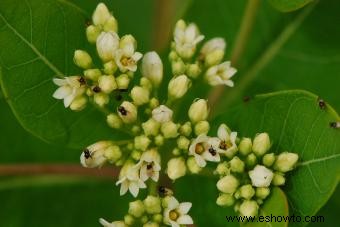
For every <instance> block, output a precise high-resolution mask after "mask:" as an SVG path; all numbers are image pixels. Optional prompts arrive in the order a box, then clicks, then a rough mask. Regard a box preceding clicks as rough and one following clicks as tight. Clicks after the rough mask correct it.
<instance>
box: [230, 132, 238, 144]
mask: <svg viewBox="0 0 340 227" xmlns="http://www.w3.org/2000/svg"><path fill="white" fill-rule="evenodd" d="M236 137H237V132H231V133H230V140H231V141H232V142H233V143H235V141H236Z"/></svg>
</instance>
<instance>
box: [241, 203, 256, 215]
mask: <svg viewBox="0 0 340 227" xmlns="http://www.w3.org/2000/svg"><path fill="white" fill-rule="evenodd" d="M258 210H259V205H258V204H257V203H256V201H254V200H245V201H243V203H242V204H241V205H240V208H239V212H240V215H241V216H244V217H253V216H257V213H258Z"/></svg>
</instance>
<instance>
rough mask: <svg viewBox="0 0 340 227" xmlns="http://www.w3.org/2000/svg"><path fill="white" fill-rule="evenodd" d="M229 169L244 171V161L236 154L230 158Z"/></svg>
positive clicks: (236, 171)
mask: <svg viewBox="0 0 340 227" xmlns="http://www.w3.org/2000/svg"><path fill="white" fill-rule="evenodd" d="M229 164H230V170H231V171H233V172H235V173H242V172H243V171H244V168H245V165H244V162H243V161H242V160H241V159H240V158H239V157H237V156H235V157H233V159H231V160H230V162H229Z"/></svg>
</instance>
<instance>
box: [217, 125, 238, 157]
mask: <svg viewBox="0 0 340 227" xmlns="http://www.w3.org/2000/svg"><path fill="white" fill-rule="evenodd" d="M217 136H218V138H219V139H220V140H221V142H220V144H219V152H220V153H223V154H226V155H232V154H233V152H234V151H236V150H237V145H236V138H237V132H231V133H229V132H228V127H227V126H226V125H225V124H221V125H220V127H219V128H218V130H217Z"/></svg>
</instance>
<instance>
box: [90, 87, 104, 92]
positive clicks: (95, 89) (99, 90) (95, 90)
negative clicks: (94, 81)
mask: <svg viewBox="0 0 340 227" xmlns="http://www.w3.org/2000/svg"><path fill="white" fill-rule="evenodd" d="M101 90H102V89H100V87H98V86H95V87H94V88H92V91H93V92H95V93H99V92H101Z"/></svg>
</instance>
